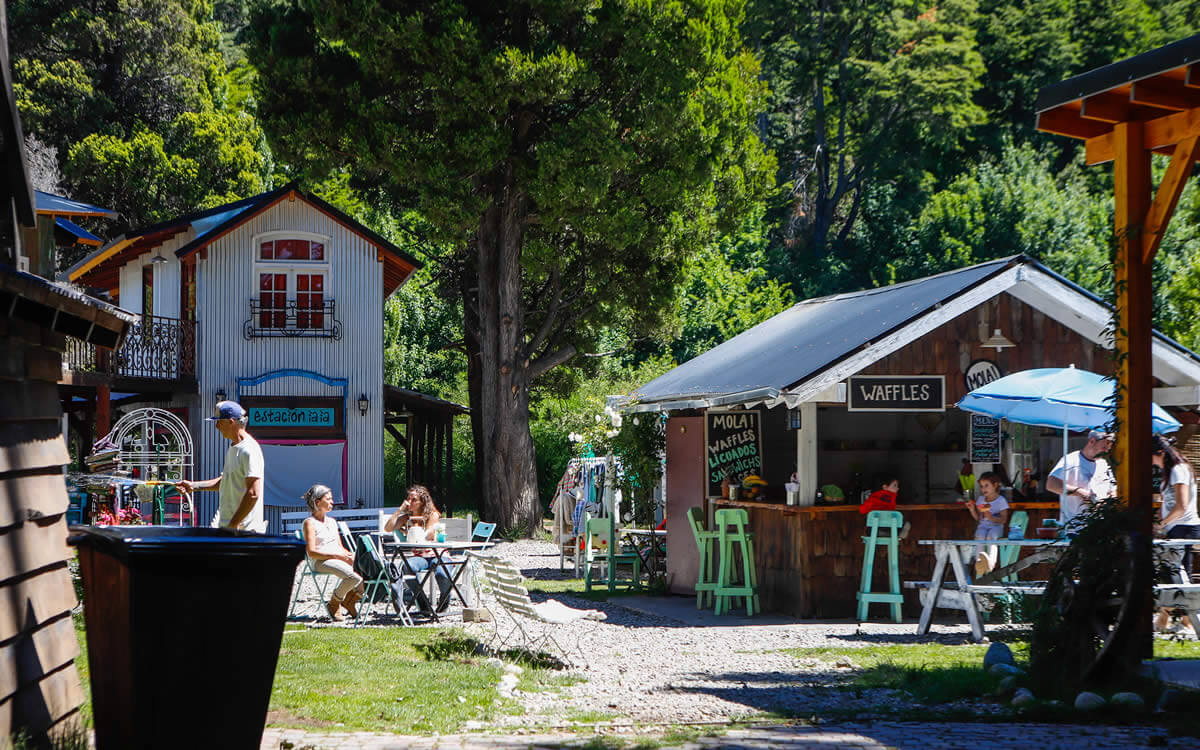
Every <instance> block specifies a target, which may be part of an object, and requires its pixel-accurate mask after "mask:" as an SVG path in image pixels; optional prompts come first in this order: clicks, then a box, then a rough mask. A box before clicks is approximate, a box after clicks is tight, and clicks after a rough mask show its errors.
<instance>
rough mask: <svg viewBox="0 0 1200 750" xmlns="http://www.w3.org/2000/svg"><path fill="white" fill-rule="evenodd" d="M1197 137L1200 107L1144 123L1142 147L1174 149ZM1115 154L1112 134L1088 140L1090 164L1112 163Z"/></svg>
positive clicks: (1152, 149)
mask: <svg viewBox="0 0 1200 750" xmlns="http://www.w3.org/2000/svg"><path fill="white" fill-rule="evenodd" d="M1049 132H1055V131H1049ZM1197 135H1200V107H1197V108H1195V109H1189V110H1188V111H1186V112H1176V113H1175V114H1173V115H1166V116H1165V117H1159V118H1156V119H1154V120H1147V121H1146V122H1144V123H1143V128H1142V139H1143V144H1142V147H1143V148H1144V149H1146V150H1148V151H1159V150H1160V149H1163V148H1169V147H1173V146H1174V145H1175V144H1177V143H1179V142H1180V141H1183V140H1186V139H1188V138H1191V137H1192V136H1197ZM1115 153H1116V143H1115V140H1114V136H1113V134H1112V133H1108V134H1106V135H1099V136H1097V137H1095V138H1088V141H1087V163H1088V164H1105V163H1107V162H1110V161H1112V160H1113V155H1114V154H1115Z"/></svg>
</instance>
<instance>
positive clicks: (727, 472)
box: [705, 411, 762, 497]
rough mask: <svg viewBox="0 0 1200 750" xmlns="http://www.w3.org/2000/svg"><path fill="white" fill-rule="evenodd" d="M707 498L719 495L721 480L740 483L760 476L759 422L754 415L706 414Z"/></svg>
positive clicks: (735, 413)
mask: <svg viewBox="0 0 1200 750" xmlns="http://www.w3.org/2000/svg"><path fill="white" fill-rule="evenodd" d="M705 421H706V422H707V427H708V446H707V447H708V450H707V455H706V458H707V460H708V464H707V469H708V494H709V496H710V497H715V496H718V495H720V494H721V480H722V479H724V478H725V477H726V476H728V477H729V481H731V482H737V483H740V482H741V481H742V480H743V479H745V478H746V477H747V476H749V475H751V474H760V475H761V474H762V419H761V415H760V414H759V412H757V411H718V412H713V411H710V412H708V416H707V417H706V419H705Z"/></svg>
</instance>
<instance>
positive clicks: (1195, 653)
mask: <svg viewBox="0 0 1200 750" xmlns="http://www.w3.org/2000/svg"><path fill="white" fill-rule="evenodd" d="M1008 645H1009V648H1011V649H1012V651H1013V656H1014V657H1015V658H1016V661H1017V663H1018V664H1020V665H1022V666H1024V665H1026V664H1027V662H1028V660H1029V644H1027V643H1024V642H1020V641H1017V642H1013V643H1009V644H1008ZM987 649H988V647H987V645H984V644H966V645H960V646H950V645H946V644H941V643H920V644H918V643H911V644H889V645H882V646H865V647H859V648H853V647H851V648H797V649H788V650H787V651H786V653H788V654H791V655H792V656H795V657H796V658H798V659H817V660H819V661H821V662H826V663H829V664H833V663H835V662H837V660H839V659H843V658H845V659H849V660H850V661H851V663H853V664H854V665H855V668H854V669H853V670H851V671H850V672H849V673H848V675H847V677H848V680H847V683H846V687H848V688H850V689H855V688H857V689H863V688H892V689H897V690H903V691H905V692H907V693H909V694H910V695H912V696H913V698H915V699H916V700H918V701H920V702H922V703H926V704H939V703H949V702H951V701H955V700H960V699H963V698H978V697H980V696H984V695H989V694H991V693H992V692H993V691H994V690H995V689H996V686H997V685H998V684H999V682H1000V678H999V677H997V676H995V675H990V674H987V673H986V672H984V671H983V669H982V665H983V655H984V653H985V652H986V651H987ZM1154 656H1155V657H1156V658H1160V659H1162V658H1174V659H1200V642H1197V641H1195V640H1186V641H1183V640H1178V641H1176V640H1164V639H1160V638H1156V639H1155V640H1154ZM1034 692H1035V693H1036V692H1037V690H1036V688H1035V689H1034Z"/></svg>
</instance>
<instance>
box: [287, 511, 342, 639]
mask: <svg viewBox="0 0 1200 750" xmlns="http://www.w3.org/2000/svg"><path fill="white" fill-rule="evenodd" d="M295 536H296V538H297V539H299V540H300V541H302V542H303V541H304V527H300V528H299V529H296V532H295ZM302 564H303V565H304V570H302V571H300V582H299V583H297V584H296V593H295V594H293V595H292V608H291V609H289V610H288V617H295V616H296V603H297V602H298V601H300V589H302V588H304V579H305V577H311V578H312V581H313V585H314V586H316V587H317V595H318V596H320V597H321V609H320V610H318V611H319V612H323V611H324V609H325V601H326V599H325V589H326V588H328V586H329V579H330V578H335V577H336V576H332V575H330V574H329V573H318V572H317V571H315V570H313V566H312V565H311V564H310V563H309V562H308V555H305V556H304V562H303V563H302ZM317 576H320V577H321V578H324V579H325V580H324V583H322V582H321V580H320V579H318V578H317Z"/></svg>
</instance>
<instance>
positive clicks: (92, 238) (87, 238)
mask: <svg viewBox="0 0 1200 750" xmlns="http://www.w3.org/2000/svg"><path fill="white" fill-rule="evenodd" d="M54 226H56V227H58V228H59V229H61V230H63V231H64V232H66V233H67V234H70V235H72V236H73V237H74V238H75V242H77V243H78V244H80V245H94V246H96V247H99V246H101V245H103V244H104V240H102V239H100V238H99V237H97V236H96V235H94V234H92V233H91V232H89V231H88V230H86V229H84V228H83V227H81V226H79V225H78V224H76V223H75V222H73V221H71V220H70V219H67V218H64V217H62V216H59V217H57V218H55V219H54Z"/></svg>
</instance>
